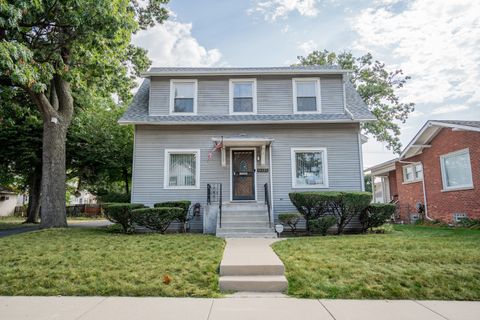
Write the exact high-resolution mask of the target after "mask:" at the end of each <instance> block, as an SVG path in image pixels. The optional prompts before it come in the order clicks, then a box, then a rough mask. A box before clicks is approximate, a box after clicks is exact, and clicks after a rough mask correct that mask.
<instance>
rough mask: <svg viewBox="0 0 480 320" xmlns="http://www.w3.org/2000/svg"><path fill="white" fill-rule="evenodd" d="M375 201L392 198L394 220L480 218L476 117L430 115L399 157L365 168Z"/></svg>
mask: <svg viewBox="0 0 480 320" xmlns="http://www.w3.org/2000/svg"><path fill="white" fill-rule="evenodd" d="M367 171H369V172H370V173H371V176H372V179H373V183H372V186H373V189H374V190H373V193H374V202H384V203H385V202H391V201H394V202H397V203H398V206H399V210H398V213H397V216H396V220H397V221H400V222H402V221H403V222H406V223H408V222H413V221H414V220H416V219H418V218H419V217H421V215H424V216H425V218H426V219H432V220H441V221H443V222H446V223H454V222H457V221H458V220H459V219H461V218H462V217H465V216H466V217H468V218H476V219H479V218H480V121H446V120H438V121H437V120H430V121H427V123H425V125H424V126H423V127H422V128H421V129H420V131H419V132H418V133H417V134H416V135H415V137H414V138H413V139H412V141H411V142H410V143H409V144H408V145H407V147H406V148H405V150H404V151H403V152H402V153H401V154H400V156H399V158H397V159H393V160H390V161H387V162H384V163H381V164H379V165H376V166H374V167H371V168H369V169H367Z"/></svg>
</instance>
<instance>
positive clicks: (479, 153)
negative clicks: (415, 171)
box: [396, 128, 480, 223]
mask: <svg viewBox="0 0 480 320" xmlns="http://www.w3.org/2000/svg"><path fill="white" fill-rule="evenodd" d="M465 148H469V151H470V164H471V167H472V178H473V186H474V188H473V189H470V190H458V191H446V192H442V189H443V184H442V174H441V169H440V156H441V155H443V154H446V153H450V152H454V151H458V150H462V149H465ZM404 161H409V162H414V161H421V162H422V163H423V168H424V177H425V178H424V179H425V189H426V193H427V204H428V215H429V216H430V217H431V218H433V219H438V220H442V221H444V222H447V223H448V222H453V213H456V212H459V213H467V215H468V217H470V218H477V219H478V218H480V132H472V131H452V130H451V129H448V128H445V129H442V130H441V131H440V133H439V134H438V135H437V136H436V137H435V138H434V139H433V141H432V142H431V148H425V149H424V150H423V153H422V154H420V155H418V156H415V157H411V158H408V159H404ZM404 165H405V164H402V163H398V162H397V164H396V178H397V188H398V192H399V201H400V205H401V218H402V219H403V220H404V221H405V222H408V221H409V220H408V217H409V215H408V214H409V212H414V211H415V204H416V203H417V202H422V203H423V202H424V201H423V188H422V182H421V181H420V182H413V183H407V184H404V183H403V173H402V166H404Z"/></svg>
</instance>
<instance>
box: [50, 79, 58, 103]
mask: <svg viewBox="0 0 480 320" xmlns="http://www.w3.org/2000/svg"><path fill="white" fill-rule="evenodd" d="M50 104H51V105H52V107H53V108H54V109H55V110H58V96H57V90H56V89H55V82H54V81H53V79H52V80H50Z"/></svg>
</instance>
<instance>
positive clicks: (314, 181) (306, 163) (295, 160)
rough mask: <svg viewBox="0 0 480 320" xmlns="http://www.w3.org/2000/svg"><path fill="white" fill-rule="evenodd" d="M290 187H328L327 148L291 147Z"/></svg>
mask: <svg viewBox="0 0 480 320" xmlns="http://www.w3.org/2000/svg"><path fill="white" fill-rule="evenodd" d="M291 157H292V187H293V188H328V167H327V149H325V148H292V155H291Z"/></svg>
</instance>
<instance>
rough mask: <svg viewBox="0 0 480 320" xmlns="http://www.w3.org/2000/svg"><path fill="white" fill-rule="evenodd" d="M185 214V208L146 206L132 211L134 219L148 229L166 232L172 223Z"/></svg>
mask: <svg viewBox="0 0 480 320" xmlns="http://www.w3.org/2000/svg"><path fill="white" fill-rule="evenodd" d="M183 215H184V209H183V208H175V207H172V208H168V207H162V208H144V209H136V210H133V211H132V216H133V221H134V222H135V223H136V224H138V225H140V226H143V227H146V228H148V229H152V230H156V231H159V232H161V233H164V232H165V231H166V230H167V229H168V227H169V226H170V224H171V223H172V222H173V221H175V220H178V219H181V217H182V216H183Z"/></svg>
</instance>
